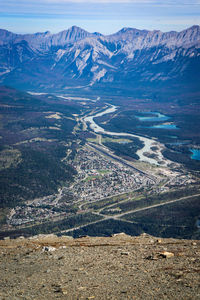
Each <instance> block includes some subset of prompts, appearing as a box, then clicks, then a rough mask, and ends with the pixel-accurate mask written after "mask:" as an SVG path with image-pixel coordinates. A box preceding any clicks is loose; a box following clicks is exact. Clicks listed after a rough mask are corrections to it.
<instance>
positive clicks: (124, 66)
mask: <svg viewBox="0 0 200 300" xmlns="http://www.w3.org/2000/svg"><path fill="white" fill-rule="evenodd" d="M199 58H200V26H197V25H196V26H192V27H191V28H188V29H186V30H183V31H181V32H175V31H171V32H166V33H162V32H161V31H158V30H154V31H148V30H138V29H134V28H123V29H122V30H120V31H119V32H117V33H115V34H112V35H108V36H104V35H101V34H99V33H89V32H87V31H85V30H83V29H81V28H79V27H76V26H73V27H71V28H70V29H68V30H65V31H62V32H60V33H58V34H51V33H50V32H45V33H36V34H26V35H19V34H14V33H11V32H8V31H6V30H0V75H1V77H0V82H1V84H8V85H11V86H14V87H22V88H42V87H43V88H47V89H48V88H54V87H59V88H65V87H68V86H75V85H80V84H81V85H85V86H93V85H95V84H97V83H102V84H107V85H109V83H112V84H119V83H120V84H123V85H126V84H129V86H133V88H134V86H135V85H137V84H138V83H140V84H143V82H151V83H157V82H167V81H169V80H174V79H175V80H178V81H179V82H181V81H183V82H187V81H188V80H189V81H191V82H192V84H193V85H194V84H195V80H196V81H197V80H198V77H199V75H200V74H199V65H200V63H199ZM197 83H198V82H197ZM197 83H196V84H197Z"/></svg>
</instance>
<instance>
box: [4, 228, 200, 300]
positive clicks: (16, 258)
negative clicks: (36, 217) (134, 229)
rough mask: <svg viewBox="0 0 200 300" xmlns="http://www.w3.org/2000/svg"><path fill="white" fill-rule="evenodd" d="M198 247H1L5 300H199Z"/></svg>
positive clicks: (155, 243)
mask: <svg viewBox="0 0 200 300" xmlns="http://www.w3.org/2000/svg"><path fill="white" fill-rule="evenodd" d="M199 246H200V244H199V241H191V240H190V241H189V240H175V239H157V238H154V237H151V236H148V235H145V234H143V235H141V236H139V237H130V236H127V235H125V234H123V233H122V234H117V235H115V236H113V237H108V238H98V237H82V238H79V239H77V240H76V239H73V238H71V237H67V236H63V237H59V238H58V237H56V236H54V235H47V236H44V235H43V236H42V235H40V236H35V237H32V238H29V239H23V238H18V239H16V240H5V241H0V261H1V268H0V284H1V290H0V297H1V299H21V298H23V299H98V300H100V299H120V300H121V299H136V300H137V299H138V300H139V299H140V300H142V299H145V300H146V299H180V300H183V299H193V300H196V299H199V296H200V294H199V279H200V275H199V274H200V273H199V268H200V261H199V251H200V248H199Z"/></svg>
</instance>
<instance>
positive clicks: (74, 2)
mask: <svg viewBox="0 0 200 300" xmlns="http://www.w3.org/2000/svg"><path fill="white" fill-rule="evenodd" d="M73 25H76V26H79V27H81V28H83V29H85V30H87V31H89V32H100V33H102V34H111V33H114V32H117V31H118V30H120V29H122V28H123V27H132V28H137V29H148V30H154V29H159V30H161V31H171V30H176V31H181V30H183V29H186V28H188V27H191V26H192V25H200V0H160V1H158V0H0V28H1V29H7V30H9V31H12V32H15V33H35V32H44V31H50V32H52V33H57V32H60V31H62V30H65V29H68V28H70V27H71V26H73Z"/></svg>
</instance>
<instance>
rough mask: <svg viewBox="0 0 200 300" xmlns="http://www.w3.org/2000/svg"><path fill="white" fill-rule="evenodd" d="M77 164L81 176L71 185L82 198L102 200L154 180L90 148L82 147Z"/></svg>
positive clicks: (75, 162) (72, 189) (76, 194)
mask: <svg viewBox="0 0 200 300" xmlns="http://www.w3.org/2000/svg"><path fill="white" fill-rule="evenodd" d="M74 167H75V168H76V169H77V171H78V176H77V178H76V180H75V183H74V184H73V186H71V187H70V189H71V191H72V193H73V194H74V196H75V197H76V198H77V199H79V200H87V201H94V200H100V199H102V198H106V197H109V196H113V195H115V194H121V193H125V192H129V191H133V190H135V189H138V188H140V187H142V186H146V187H147V186H150V185H152V184H153V181H152V180H151V179H150V178H148V177H146V176H145V175H143V174H141V173H140V172H137V171H135V170H132V169H130V168H129V167H127V166H123V164H122V163H120V162H117V161H114V160H110V159H109V158H106V157H105V156H104V155H102V154H100V153H98V152H96V151H94V150H91V149H90V148H84V149H82V150H80V151H79V153H78V155H77V157H76V160H75V161H74Z"/></svg>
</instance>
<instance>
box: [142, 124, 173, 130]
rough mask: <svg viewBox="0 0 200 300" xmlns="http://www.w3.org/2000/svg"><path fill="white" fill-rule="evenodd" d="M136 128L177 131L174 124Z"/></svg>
mask: <svg viewBox="0 0 200 300" xmlns="http://www.w3.org/2000/svg"><path fill="white" fill-rule="evenodd" d="M137 128H152V129H170V130H174V129H179V128H178V127H177V126H176V125H175V124H159V125H153V126H137Z"/></svg>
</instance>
